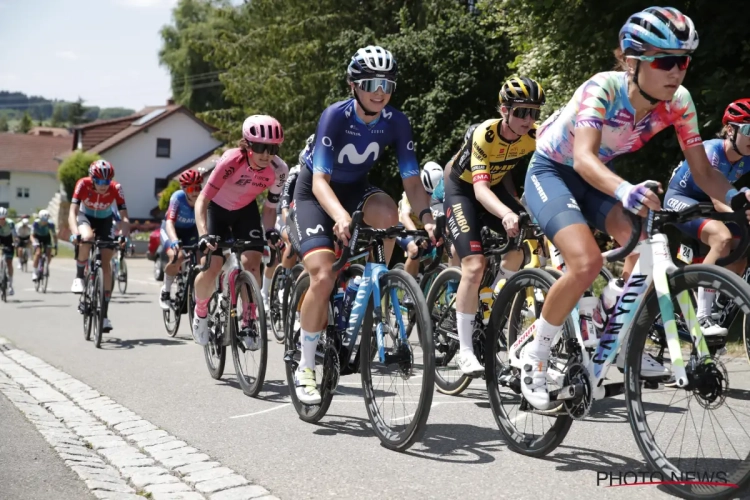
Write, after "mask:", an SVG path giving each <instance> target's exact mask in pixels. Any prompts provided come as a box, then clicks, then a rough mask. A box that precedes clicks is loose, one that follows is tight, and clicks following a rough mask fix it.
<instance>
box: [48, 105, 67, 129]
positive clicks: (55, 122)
mask: <svg viewBox="0 0 750 500" xmlns="http://www.w3.org/2000/svg"><path fill="white" fill-rule="evenodd" d="M64 124H65V120H64V119H63V106H62V105H60V104H57V105H55V110H54V111H52V118H51V119H50V126H52V127H62V126H63V125H64Z"/></svg>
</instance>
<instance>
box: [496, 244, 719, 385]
mask: <svg viewBox="0 0 750 500" xmlns="http://www.w3.org/2000/svg"><path fill="white" fill-rule="evenodd" d="M618 250H619V249H615V250H610V251H608V252H605V253H603V254H602V255H603V256H604V257H605V258H606V257H607V255H610V254H612V253H614V252H616V251H618ZM633 253H636V254H640V257H639V259H638V262H637V263H636V265H635V268H634V269H633V272H632V274H631V275H630V278H629V279H628V281H627V283H625V287H624V291H623V294H622V295H621V296H620V297H619V298H618V299H617V303H616V304H615V309H614V312H613V313H612V314H610V316H609V318H608V319H607V324H606V325H605V328H604V332H603V334H602V336H601V338H599V339H598V342H597V345H596V347H595V351H594V354H593V356H590V355H589V352H588V351H587V350H586V349H583V348H582V349H581V354H582V358H583V359H582V361H583V366H584V367H585V368H586V370H587V371H588V374H589V377H590V379H589V380H590V382H591V387H592V388H593V399H594V400H597V399H602V398H603V397H604V395H605V389H604V385H603V384H600V381H602V380H603V379H604V378H605V377H606V376H607V371H608V370H609V367H610V365H611V364H612V363H613V362H614V360H615V358H616V357H617V353H618V352H619V351H620V348H621V346H623V345H627V340H628V337H629V336H630V333H631V331H632V329H633V326H634V325H635V318H637V314H638V312H639V311H640V310H641V309H642V308H643V307H644V306H645V302H644V299H645V297H646V294H647V293H648V291H649V289H650V288H651V284H652V282H653V284H654V286H655V288H656V295H657V298H658V301H659V309H660V311H661V317H662V320H663V323H664V332H665V335H666V339H667V348H668V349H669V356H670V361H671V364H672V366H671V371H672V374H673V375H674V378H675V382H676V385H677V386H678V387H685V386H687V384H688V379H687V375H686V373H685V360H684V359H683V355H682V350H681V348H680V341H679V337H678V334H677V323H676V322H675V317H674V306H673V304H672V294H671V292H670V290H669V280H668V278H667V276H668V274H669V273H671V272H674V271H676V270H677V266H676V265H675V264H674V262H673V261H672V258H671V256H670V253H669V243H668V241H667V237H666V235H664V234H655V235H653V236H652V237H651V238H649V239H646V240H643V241H641V242H640V243H638V245H637V246H636V248H635V250H633ZM700 286H708V287H711V286H713V285H712V284H711V283H709V282H706V283H700ZM677 302H678V304H679V306H680V309H681V311H682V314H683V317H684V318H685V322H686V323H687V327H688V330H689V331H690V334H691V337H692V339H693V343H694V345H695V347H696V349H697V351H698V356H699V358H702V357H703V356H709V351H708V346H707V345H706V342H705V339H704V337H703V331H702V330H701V328H700V325H699V324H698V320H697V317H696V313H695V309H694V308H693V303H692V301H691V300H690V294H689V292H687V291H683V292H680V293H679V294H678V295H677ZM571 317H572V319H573V325H574V328H575V335H576V339H577V340H578V344H579V345H580V346H583V338H582V337H581V329H580V321H579V316H578V307H576V308H575V309H574V310H573V311H572V313H571ZM532 333H533V330H531V329H529V330H527V332H525V334H524V335H522V336H521V337H520V338H519V339H518V340H516V342H514V343H513V345H512V346H511V347H510V349H508V356H509V360H510V365H511V366H513V367H516V368H518V369H523V365H522V364H521V360H520V359H519V358H518V357H517V356H516V353H517V352H518V349H519V348H521V347H522V346H523V345H524V344H525V343H526V342H527V341H530V340H531V334H532ZM561 335H562V330H561V331H560V332H559V333H558V334H557V337H555V339H553V342H552V345H555V343H556V342H557V341H558V340H559V339H560V336H561ZM621 354H622V355H626V353H625V352H623V353H621ZM547 377H548V379H552V380H553V381H554V382H555V383H557V384H558V385H559V386H561V387H562V385H563V380H562V379H563V377H564V373H560V372H558V374H553V373H551V372H550V371H548V374H547Z"/></svg>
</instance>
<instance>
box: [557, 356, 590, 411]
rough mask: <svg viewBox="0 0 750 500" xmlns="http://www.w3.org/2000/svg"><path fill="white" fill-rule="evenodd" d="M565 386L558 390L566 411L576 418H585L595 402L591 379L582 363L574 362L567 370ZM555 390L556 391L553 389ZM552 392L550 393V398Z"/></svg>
mask: <svg viewBox="0 0 750 500" xmlns="http://www.w3.org/2000/svg"><path fill="white" fill-rule="evenodd" d="M563 380H564V382H563V387H562V388H561V389H560V390H559V391H558V394H557V399H558V400H562V401H563V406H564V407H565V411H566V412H568V415H570V418H572V419H574V420H583V419H584V418H586V416H587V415H588V414H589V411H590V410H591V404H592V403H593V402H594V399H593V397H592V394H593V392H592V389H591V380H590V379H589V373H588V371H587V370H586V368H585V367H584V366H583V365H582V364H580V363H573V364H572V365H570V366H569V367H568V369H567V370H566V371H565V378H564V379H563ZM553 392H554V391H553ZM551 397H552V394H550V398H551Z"/></svg>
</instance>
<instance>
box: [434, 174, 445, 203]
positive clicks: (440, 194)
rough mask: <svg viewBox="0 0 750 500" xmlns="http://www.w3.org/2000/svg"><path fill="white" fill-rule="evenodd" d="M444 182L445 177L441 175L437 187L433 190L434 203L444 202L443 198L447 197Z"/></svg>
mask: <svg viewBox="0 0 750 500" xmlns="http://www.w3.org/2000/svg"><path fill="white" fill-rule="evenodd" d="M443 184H444V183H443V178H442V177H441V178H440V181H439V182H438V185H437V186H435V189H433V191H432V196H431V198H432V202H433V203H442V202H443V199H444V198H445V186H444V185H443Z"/></svg>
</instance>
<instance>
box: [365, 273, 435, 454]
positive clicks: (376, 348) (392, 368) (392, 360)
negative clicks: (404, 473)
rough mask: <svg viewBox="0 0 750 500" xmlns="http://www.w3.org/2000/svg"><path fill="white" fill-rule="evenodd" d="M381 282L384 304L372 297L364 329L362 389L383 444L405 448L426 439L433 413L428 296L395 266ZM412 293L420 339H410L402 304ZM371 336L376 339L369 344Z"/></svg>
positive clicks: (432, 363)
mask: <svg viewBox="0 0 750 500" xmlns="http://www.w3.org/2000/svg"><path fill="white" fill-rule="evenodd" d="M379 286H380V291H381V302H380V304H374V303H373V302H374V295H373V296H372V298H371V299H370V301H369V304H368V305H367V311H366V312H365V316H364V318H363V321H362V330H361V332H360V334H361V336H362V347H361V350H362V356H361V357H360V363H361V367H360V371H361V373H362V388H363V389H364V395H365V407H366V408H367V414H368V416H369V417H370V422H371V423H372V427H373V430H374V431H375V434H376V435H377V436H378V438H379V439H380V442H381V443H382V444H383V446H385V447H386V448H389V449H391V450H399V451H403V450H406V449H408V448H409V447H410V446H411V445H412V444H414V442H416V441H417V440H418V439H420V438H421V437H422V435H423V434H424V431H425V427H426V425H427V418H428V417H429V415H430V408H431V406H432V396H433V392H434V389H435V387H434V385H435V352H434V349H433V346H432V339H433V334H432V323H431V322H430V315H429V314H428V312H427V311H428V310H427V303H426V302H425V299H424V295H422V291H421V290H420V289H419V286H418V285H417V282H416V281H415V280H414V278H413V277H412V276H411V275H410V274H408V273H406V272H404V271H402V270H399V269H392V270H390V271H388V272H387V273H385V274H384V275H383V276H382V277H381V279H380V283H379ZM407 295H408V296H411V298H412V300H413V301H414V305H415V314H416V325H417V328H419V331H420V334H419V335H418V336H417V337H418V339H419V340H411V341H410V340H408V339H406V330H405V324H406V321H404V320H405V319H406V318H404V314H403V312H402V310H401V307H400V306H399V302H400V300H403V297H405V296H407ZM375 307H379V308H380V315H379V316H381V323H380V324H378V325H374V324H373V316H374V311H375ZM378 331H380V332H381V333H382V343H380V340H379V339H378V334H377V332H378ZM370 339H373V340H375V341H376V342H372V341H370V342H368V340H370ZM420 340H421V342H420ZM380 353H383V356H382V358H383V359H382V360H381V355H380ZM394 393H395V394H396V395H395V396H394V395H393V394H394Z"/></svg>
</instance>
